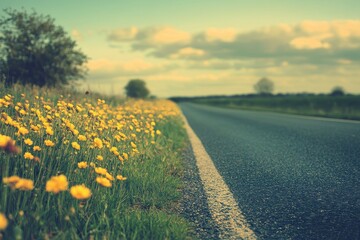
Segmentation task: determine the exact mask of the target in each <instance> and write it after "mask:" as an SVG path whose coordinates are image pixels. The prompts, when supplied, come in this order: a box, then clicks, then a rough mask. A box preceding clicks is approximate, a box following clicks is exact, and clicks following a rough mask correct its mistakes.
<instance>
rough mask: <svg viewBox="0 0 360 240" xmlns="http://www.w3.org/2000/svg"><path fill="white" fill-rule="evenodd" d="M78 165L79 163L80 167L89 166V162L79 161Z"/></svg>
mask: <svg viewBox="0 0 360 240" xmlns="http://www.w3.org/2000/svg"><path fill="white" fill-rule="evenodd" d="M77 165H78V168H87V167H88V165H87V162H79V163H78V164H77Z"/></svg>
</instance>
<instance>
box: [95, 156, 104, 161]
mask: <svg viewBox="0 0 360 240" xmlns="http://www.w3.org/2000/svg"><path fill="white" fill-rule="evenodd" d="M96 160H99V161H102V160H104V158H103V157H102V156H101V155H97V156H96Z"/></svg>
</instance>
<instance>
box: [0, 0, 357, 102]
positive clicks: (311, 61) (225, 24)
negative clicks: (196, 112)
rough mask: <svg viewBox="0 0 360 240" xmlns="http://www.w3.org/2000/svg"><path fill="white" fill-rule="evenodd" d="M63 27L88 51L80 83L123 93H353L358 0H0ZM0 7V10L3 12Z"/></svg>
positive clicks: (87, 87)
mask: <svg viewBox="0 0 360 240" xmlns="http://www.w3.org/2000/svg"><path fill="white" fill-rule="evenodd" d="M4 8H13V9H18V10H21V9H25V10H35V11H36V12H37V13H41V14H48V15H50V16H51V17H53V18H54V19H55V24H57V25H60V26H62V27H63V28H64V29H65V30H66V31H67V32H68V34H69V36H71V37H72V38H73V39H74V40H76V41H77V44H78V48H79V49H81V51H82V52H84V53H85V54H86V55H87V56H88V57H89V61H88V63H87V67H88V69H89V71H88V75H87V77H86V80H85V81H80V82H79V83H80V85H79V86H78V88H79V90H90V91H95V92H100V93H105V94H115V95H124V86H125V85H126V84H127V82H128V81H129V80H130V79H143V80H144V81H145V82H146V84H147V86H148V88H149V90H150V91H151V94H152V95H155V96H157V97H170V96H204V95H233V94H247V93H253V92H254V87H253V86H254V84H255V83H256V82H257V81H258V80H259V79H261V78H262V77H267V78H269V79H271V80H272V81H273V82H274V84H275V93H295V92H313V93H328V92H330V91H331V89H332V88H333V87H335V86H341V87H343V88H344V89H345V91H346V92H349V93H360V1H359V0H342V1H340V0H338V1H334V0H326V1H325V0H317V1H313V0H302V1H299V0H273V1H270V0H253V1H244V0H222V1H220V0H196V1H194V0H181V1H168V0H151V1H150V0H131V1H129V0H117V1H115V0H114V1H111V0H105V1H95V0H86V1H85V0H84V1H80V0H78V1H70V0H62V1H55V0H46V1H45V0H22V1H20V0H0V9H4ZM3 14H4V13H3V11H1V12H0V16H1V15H3Z"/></svg>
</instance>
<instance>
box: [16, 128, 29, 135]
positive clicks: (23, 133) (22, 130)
mask: <svg viewBox="0 0 360 240" xmlns="http://www.w3.org/2000/svg"><path fill="white" fill-rule="evenodd" d="M18 133H19V134H21V135H26V134H28V133H29V130H27V129H26V128H25V127H20V128H19V130H18Z"/></svg>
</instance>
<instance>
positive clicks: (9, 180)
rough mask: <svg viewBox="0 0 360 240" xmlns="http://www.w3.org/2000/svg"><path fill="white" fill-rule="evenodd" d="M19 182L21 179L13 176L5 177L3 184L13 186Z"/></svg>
mask: <svg viewBox="0 0 360 240" xmlns="http://www.w3.org/2000/svg"><path fill="white" fill-rule="evenodd" d="M19 180H20V177H19V176H16V175H14V176H11V177H4V178H3V183H4V184H8V185H11V184H15V183H17V182H18V181H19Z"/></svg>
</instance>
